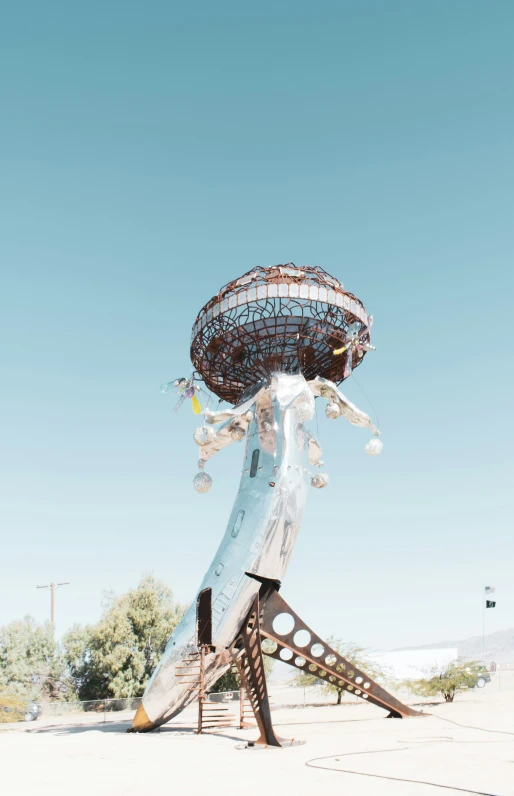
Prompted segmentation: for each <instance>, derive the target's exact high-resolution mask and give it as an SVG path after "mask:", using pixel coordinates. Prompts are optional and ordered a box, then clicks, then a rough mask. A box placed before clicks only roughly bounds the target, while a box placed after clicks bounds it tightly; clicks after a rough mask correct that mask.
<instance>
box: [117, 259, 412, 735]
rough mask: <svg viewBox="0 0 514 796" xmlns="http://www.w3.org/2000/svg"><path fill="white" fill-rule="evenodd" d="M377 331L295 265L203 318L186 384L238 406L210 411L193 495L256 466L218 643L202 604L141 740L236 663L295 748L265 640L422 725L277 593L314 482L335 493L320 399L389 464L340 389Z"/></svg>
mask: <svg viewBox="0 0 514 796" xmlns="http://www.w3.org/2000/svg"><path fill="white" fill-rule="evenodd" d="M372 320H373V319H372V317H371V316H368V314H367V313H366V310H365V309H364V306H363V305H362V302H361V301H360V300H359V299H357V298H356V297H355V296H353V295H352V294H351V293H348V291H345V290H344V287H343V285H342V284H341V283H340V282H338V280H336V279H334V278H333V277H331V276H330V275H329V274H327V273H326V272H325V271H323V270H322V269H321V268H312V267H302V268H297V267H296V266H295V265H294V264H293V263H289V264H287V265H285V266H282V265H279V266H273V267H270V268H260V267H259V268H255V269H253V270H252V271H249V272H248V273H247V274H244V276H242V277H240V278H239V279H237V280H235V281H233V282H231V283H229V284H228V285H226V286H225V287H224V288H222V290H221V291H220V293H219V294H218V295H217V296H215V297H214V298H212V299H211V301H209V302H208V303H207V304H206V305H205V307H204V308H203V309H202V310H201V312H200V314H199V315H198V317H197V319H196V322H195V324H194V327H193V334H192V343H191V359H192V362H193V365H194V367H195V369H196V370H195V373H194V374H193V376H192V377H191V378H190V379H178V380H177V381H176V382H174V383H173V385H174V386H176V387H179V389H181V390H182V392H183V394H185V395H186V396H187V397H191V398H193V400H194V399H196V390H195V387H196V385H195V380H200V379H202V380H203V382H204V384H205V385H206V387H207V388H208V389H209V390H210V391H211V392H212V393H214V394H215V395H216V396H218V398H220V399H221V400H225V401H227V402H228V403H230V404H232V405H233V406H232V407H228V408H221V409H218V410H217V411H211V410H209V409H206V410H204V412H203V415H204V419H205V425H204V426H202V427H201V428H199V429H197V430H196V431H195V433H194V440H195V442H196V443H197V445H198V446H199V448H200V456H199V462H198V467H199V472H198V473H197V475H196V476H195V477H194V480H193V485H194V488H195V489H196V491H198V492H206V491H208V490H209V489H210V488H211V485H212V479H211V477H210V476H209V475H208V474H207V473H206V472H205V469H204V467H205V464H206V463H207V462H208V461H209V459H210V458H211V457H212V456H213V455H214V454H215V453H217V452H219V451H220V450H221V449H222V448H224V447H226V446H227V445H229V444H231V443H233V442H236V441H240V440H242V439H244V438H246V452H245V460H244V465H243V472H242V476H241V482H240V486H239V491H238V493H237V497H236V500H235V503H234V506H233V509H232V513H231V515H230V519H229V522H228V526H227V529H226V531H225V535H224V537H223V539H222V541H221V544H220V546H219V548H218V551H217V552H216V555H215V556H214V559H213V561H212V563H211V566H210V567H209V569H208V571H207V573H206V575H205V577H204V580H203V582H202V584H201V587H200V589H199V592H198V594H199V595H201V594H202V593H205V590H208V589H211V590H212V636H209V643H208V644H205V643H202V640H201V639H200V638H199V633H198V629H197V625H198V624H199V623H200V620H198V622H197V616H196V613H195V612H196V606H195V605H194V604H193V605H192V606H191V607H190V608H189V610H188V611H187V612H186V614H185V616H184V618H183V619H182V621H181V623H180V624H179V626H178V627H177V628H176V630H175V631H174V632H173V634H172V635H171V637H170V639H169V641H168V643H167V646H166V649H165V652H164V654H163V656H162V659H161V661H160V663H159V665H158V666H157V668H156V670H155V671H154V673H153V675H152V678H151V680H150V682H149V684H148V686H147V688H146V691H145V694H144V696H143V699H142V704H141V706H140V707H139V708H138V711H137V713H136V715H135V718H134V722H133V727H132V730H133V731H134V732H145V731H148V730H151V729H153V728H155V727H157V726H159V725H162V724H164V723H165V722H167V721H169V719H171V718H172V717H173V716H176V715H177V714H178V713H179V712H180V711H181V710H182V709H183V708H184V707H185V706H186V705H187V704H189V703H190V702H191V701H192V700H194V699H195V697H197V696H198V695H199V694H200V701H201V702H203V701H204V700H203V695H204V692H205V690H206V689H207V688H209V687H211V686H212V685H214V683H215V682H216V680H217V679H218V678H219V677H220V676H221V675H222V674H223V673H224V672H225V671H226V670H227V668H228V667H229V666H230V665H232V664H233V663H234V662H236V663H237V665H238V668H239V671H240V673H241V679H242V682H243V685H244V687H245V688H246V690H247V694H248V698H249V700H250V702H251V705H252V708H253V712H254V716H255V719H256V721H257V724H258V727H259V730H260V733H261V736H260V739H259V742H260V743H263V744H265V745H278V746H281V745H284V741H283V740H282V739H279V738H277V737H276V735H275V733H274V731H273V727H272V723H271V714H270V709H269V700H268V695H267V688H266V680H265V675H264V666H263V660H262V648H261V639H265V640H266V644H267V647H266V652H267V653H268V654H271V655H272V656H273V657H276V658H279V659H280V660H283V661H286V662H288V663H290V664H291V665H293V666H295V667H296V668H298V669H305V670H308V671H309V672H311V673H313V674H316V675H317V676H318V677H319V678H320V679H323V678H325V679H326V680H327V681H329V682H332V683H334V684H337V685H338V686H339V687H341V688H345V689H346V690H348V691H351V692H352V693H353V694H355V695H356V696H358V697H360V698H361V699H363V700H365V701H368V702H372V703H373V704H375V705H378V706H380V707H382V708H384V709H386V710H387V711H388V712H389V715H390V716H395V717H405V716H412V715H418V714H417V713H416V711H413V710H412V709H411V708H409V707H407V706H406V705H403V704H402V703H401V702H399V701H398V700H397V699H396V698H395V697H393V696H392V695H391V694H389V693H388V692H387V691H385V689H383V688H382V687H381V686H380V685H378V684H377V683H375V682H373V680H372V679H371V678H370V677H368V676H366V675H365V673H364V672H361V671H359V670H358V669H357V668H356V667H355V666H353V665H352V664H351V662H350V661H347V660H345V659H344V658H343V657H342V656H341V655H339V654H338V653H337V651H336V650H333V649H331V648H330V647H329V646H328V645H327V644H326V643H325V642H323V641H322V640H321V639H320V638H319V637H318V636H316V635H315V634H314V633H313V631H312V630H311V629H310V628H309V627H308V626H307V625H306V624H305V623H303V622H302V620H301V619H300V618H299V617H298V616H297V615H296V614H295V613H294V611H292V610H291V609H290V608H289V606H288V605H287V603H285V602H284V601H283V600H282V598H281V597H280V595H279V594H278V589H279V588H280V584H281V582H282V580H283V577H284V575H285V572H286V569H287V566H288V563H289V559H290V556H291V553H292V550H293V547H294V543H295V540H296V536H297V534H298V530H299V527H300V524H301V520H302V515H303V510H304V504H305V499H306V494H307V488H308V483H309V481H310V484H311V485H312V486H313V487H315V488H318V489H321V488H323V487H325V486H326V485H327V483H328V476H327V475H326V474H325V473H322V472H321V471H320V468H321V466H322V464H323V463H322V461H321V448H320V445H319V443H318V441H317V440H316V439H315V438H314V437H313V436H312V434H311V433H310V432H309V430H308V429H307V427H306V425H305V424H306V423H307V422H308V421H309V420H310V419H311V418H312V417H313V415H314V410H315V399H317V398H322V399H325V400H326V401H327V402H328V403H327V407H326V414H327V416H328V417H329V418H331V419H337V418H338V417H344V418H345V419H346V420H347V421H348V422H350V423H351V424H353V425H356V426H360V427H362V428H366V429H369V430H370V431H371V432H372V433H373V435H374V436H373V437H372V439H371V440H370V441H369V442H368V443H367V445H366V448H365V450H366V452H367V453H369V454H370V455H377V454H378V453H380V450H381V447H382V443H381V442H380V440H379V439H378V436H379V431H378V430H377V429H376V428H375V426H374V425H373V423H372V422H371V420H370V418H369V417H368V415H367V414H365V413H364V412H362V411H361V410H360V409H358V408H357V407H356V406H354V405H353V404H352V403H351V402H350V401H348V399H347V398H345V396H344V395H343V394H342V393H341V392H340V391H339V389H338V387H337V385H338V384H339V383H341V382H342V381H343V380H344V379H345V378H347V376H348V375H349V374H350V373H351V371H352V370H353V369H355V368H356V367H358V366H359V365H360V364H361V362H362V360H363V358H364V356H365V355H366V353H367V352H368V351H371V350H373V347H372V346H371V344H370V328H371V324H372ZM171 384H172V383H170V385H165V390H167V389H168V388H169V387H170V386H171ZM193 411H196V406H195V405H194V406H193ZM312 468H317V471H315V472H314V473H312V472H311V469H312ZM209 594H210V592H209ZM280 614H285V615H286V616H287V617H289V624H290V627H289V628H288V629H287V630H285V629H284V628H280V627H279V624H278V620H279V619H280V616H279V615H280ZM204 624H205V621H204ZM207 624H208V623H207ZM200 662H201V665H198V663H200ZM188 664H189V667H190V668H187V666H188ZM192 664H194V665H195V666H196V669H195V668H194V666H193V667H192V668H191V665H192ZM184 666H186V668H185V670H184ZM181 667H182V668H181ZM184 674H189V677H187V678H186V677H184ZM200 711H201V708H200ZM200 718H201V714H200ZM200 726H201V722H200Z"/></svg>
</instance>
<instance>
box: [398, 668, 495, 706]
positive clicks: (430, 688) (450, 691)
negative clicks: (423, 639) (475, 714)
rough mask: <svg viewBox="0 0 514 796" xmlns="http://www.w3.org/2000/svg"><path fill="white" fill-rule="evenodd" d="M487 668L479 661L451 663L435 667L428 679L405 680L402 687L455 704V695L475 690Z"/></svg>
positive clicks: (420, 694) (431, 669)
mask: <svg viewBox="0 0 514 796" xmlns="http://www.w3.org/2000/svg"><path fill="white" fill-rule="evenodd" d="M485 671H486V669H485V666H484V665H483V664H481V663H479V662H478V661H465V660H460V659H459V660H456V661H451V662H450V663H448V665H447V666H445V667H444V668H443V669H441V668H440V667H438V666H433V667H432V668H430V669H428V670H427V672H426V675H427V676H426V677H421V678H420V679H419V680H405V681H404V682H403V683H402V685H403V686H405V687H406V688H409V689H410V690H411V691H412V692H413V693H414V694H418V695H419V696H425V697H431V696H440V695H442V696H444V699H445V701H446V702H453V700H454V698H455V694H458V693H459V692H460V691H467V690H468V688H474V687H475V686H476V684H477V680H478V678H479V676H480V675H481V674H483V673H484V672H485Z"/></svg>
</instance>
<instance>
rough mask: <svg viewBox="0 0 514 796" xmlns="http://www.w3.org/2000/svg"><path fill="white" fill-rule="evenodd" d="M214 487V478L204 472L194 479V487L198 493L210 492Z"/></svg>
mask: <svg viewBox="0 0 514 796" xmlns="http://www.w3.org/2000/svg"><path fill="white" fill-rule="evenodd" d="M211 486H212V478H211V476H210V475H208V473H205V472H202V473H197V474H196V475H195V477H194V478H193V487H194V489H195V491H196V492H199V493H200V494H203V493H204V492H208V491H209V489H210V488H211Z"/></svg>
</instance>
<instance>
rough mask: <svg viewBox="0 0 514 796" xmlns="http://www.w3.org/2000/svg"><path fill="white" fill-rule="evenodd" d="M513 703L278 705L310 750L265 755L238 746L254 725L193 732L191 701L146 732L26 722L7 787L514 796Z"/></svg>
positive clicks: (510, 698)
mask: <svg viewBox="0 0 514 796" xmlns="http://www.w3.org/2000/svg"><path fill="white" fill-rule="evenodd" d="M513 708H514V691H512V692H511V691H509V692H506V693H504V694H501V693H499V692H497V691H495V690H494V688H491V690H490V691H487V688H486V689H483V690H482V691H481V692H477V691H474V692H472V693H470V694H467V695H466V698H465V699H462V701H460V702H459V701H457V702H455V703H453V704H445V703H442V704H437V705H433V704H432V705H426V706H425V709H426V710H427V711H432V715H430V716H427V717H424V718H411V719H403V720H399V719H385V718H384V713H383V711H381V710H380V709H378V708H375V707H374V706H372V705H365V704H354V705H345V704H343V705H342V706H340V707H337V706H333V705H323V706H320V707H312V706H307V707H301V706H298V707H281V706H276V707H275V708H274V710H273V720H274V725H275V728H276V731H277V734H278V735H279V736H281V737H284V738H297V739H302V740H305V741H306V744H305V745H303V746H296V747H292V748H288V749H265V750H257V749H253V750H251V749H248V750H239V749H237V748H236V747H237V745H238V744H240V743H241V741H242V740H252V739H255V738H256V737H257V732H256V730H255V729H251V730H244V731H241V730H237V729H236V728H225V729H223V730H220V731H217V732H211V733H206V734H204V735H201V736H198V735H196V734H195V732H194V729H193V727H194V722H195V718H196V709H195V707H194V706H191V707H190V708H188V710H187V711H185V712H184V714H182V716H181V717H180V720H178V719H177V720H175V721H174V722H173V723H171V724H169V725H166V726H165V727H163V728H161V730H160V731H156V732H152V733H149V734H145V735H134V734H126V732H125V731H126V729H127V728H128V727H129V726H130V720H129V717H128V716H127V717H126V719H125V721H107V722H106V723H93V724H92V723H90V720H89V723H82V724H78V723H71V724H67V723H64V722H63V723H61V724H60V725H59V726H48V727H44V726H41V725H39V726H37V727H34V725H28V728H27V725H20V728H19V730H18V731H14V730H13V731H2V732H0V758H1V760H2V766H1V768H2V786H5V785H6V784H8V787H7V788H6V790H5V791H4V790H3V788H2V792H5V793H6V794H7V796H10V795H11V794H16V796H18V794H19V795H20V796H23V795H24V794H34V793H37V794H38V796H69V794H74V796H86V794H87V796H91V794H95V796H136V794H137V795H138V796H139V795H140V794H152V793H156V792H162V793H178V794H192V795H193V796H195V795H196V794H202V796H205V794H206V793H209V794H213V795H214V796H217V794H224V795H225V794H227V793H231V792H232V793H243V794H245V796H246V794H248V796H254V795H255V796H257V794H259V796H265V795H269V796H275V795H276V794H277V795H278V794H284V796H285V794H286V793H287V794H294V795H295V796H296V795H297V794H298V796H313V795H314V794H316V795H317V794H325V793H326V794H327V796H328V793H329V792H332V793H333V792H336V793H343V792H345V793H349V794H351V795H352V796H360V795H361V794H363V796H368V794H369V796H374V795H375V794H377V795H378V794H381V796H389V794H391V796H393V795H394V796H404V794H405V796H416V795H417V794H420V796H422V795H423V794H430V793H436V792H437V791H438V790H439V791H441V789H442V788H449V789H450V790H449V791H447V792H451V791H453V792H456V793H458V792H459V791H460V792H462V791H464V792H471V793H482V794H493V796H514V727H513V723H514V722H513V721H512V717H513V715H514V711H513ZM233 711H234V712H235V713H237V706H234V708H233ZM88 718H89V717H88ZM20 730H21V731H20ZM405 780H407V781H405ZM422 783H427V784H422Z"/></svg>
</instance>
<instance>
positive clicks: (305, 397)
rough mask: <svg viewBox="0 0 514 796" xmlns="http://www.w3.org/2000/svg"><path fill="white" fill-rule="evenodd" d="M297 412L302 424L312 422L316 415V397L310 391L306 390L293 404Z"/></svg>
mask: <svg viewBox="0 0 514 796" xmlns="http://www.w3.org/2000/svg"><path fill="white" fill-rule="evenodd" d="M292 405H293V406H294V408H295V410H296V417H297V418H298V420H299V421H300V423H304V422H305V421H306V420H311V418H312V417H313V415H314V408H315V407H314V395H313V394H312V393H311V391H310V390H309V389H306V390H304V391H303V392H302V393H301V394H300V395H299V396H298V398H296V399H295V400H294V401H293V404H292Z"/></svg>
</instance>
